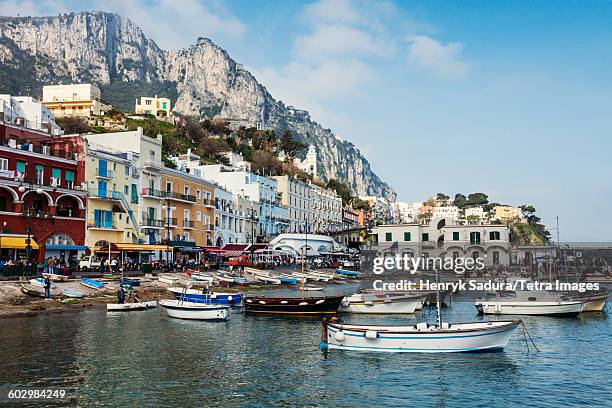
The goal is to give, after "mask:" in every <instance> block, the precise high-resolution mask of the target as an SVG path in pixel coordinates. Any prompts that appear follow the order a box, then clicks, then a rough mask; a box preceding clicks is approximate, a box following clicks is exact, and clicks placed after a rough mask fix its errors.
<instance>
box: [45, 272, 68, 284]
mask: <svg viewBox="0 0 612 408" xmlns="http://www.w3.org/2000/svg"><path fill="white" fill-rule="evenodd" d="M42 276H43V278H46V277H47V276H48V277H49V279H51V280H52V281H53V282H65V281H67V280H68V278H69V276H68V275H60V274H57V273H47V272H45V273H43V274H42Z"/></svg>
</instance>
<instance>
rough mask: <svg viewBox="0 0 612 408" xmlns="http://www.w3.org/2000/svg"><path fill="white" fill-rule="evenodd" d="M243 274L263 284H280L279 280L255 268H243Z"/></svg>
mask: <svg viewBox="0 0 612 408" xmlns="http://www.w3.org/2000/svg"><path fill="white" fill-rule="evenodd" d="M244 272H245V273H247V274H250V275H253V276H254V277H256V278H257V279H258V280H260V281H261V282H264V283H271V284H272V285H280V284H281V283H282V281H281V280H280V278H278V277H276V276H272V275H271V274H270V272H268V271H264V270H261V269H255V268H244Z"/></svg>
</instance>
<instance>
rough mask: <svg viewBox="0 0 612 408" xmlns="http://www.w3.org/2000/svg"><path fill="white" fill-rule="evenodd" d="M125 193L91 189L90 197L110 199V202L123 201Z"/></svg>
mask: <svg viewBox="0 0 612 408" xmlns="http://www.w3.org/2000/svg"><path fill="white" fill-rule="evenodd" d="M122 195H123V193H122V192H121V191H113V190H100V189H97V188H90V189H89V196H90V197H99V198H108V199H109V200H121V196H122Z"/></svg>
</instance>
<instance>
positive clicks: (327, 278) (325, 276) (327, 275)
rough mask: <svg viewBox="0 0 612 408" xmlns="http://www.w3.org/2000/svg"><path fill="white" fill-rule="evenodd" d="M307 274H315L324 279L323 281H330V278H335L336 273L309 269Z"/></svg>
mask: <svg viewBox="0 0 612 408" xmlns="http://www.w3.org/2000/svg"><path fill="white" fill-rule="evenodd" d="M306 273H307V274H309V275H314V276H318V277H319V280H321V281H323V282H329V281H330V280H332V279H334V274H333V273H326V272H321V271H313V270H310V269H309V270H307V271H306Z"/></svg>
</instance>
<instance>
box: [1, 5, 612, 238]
mask: <svg viewBox="0 0 612 408" xmlns="http://www.w3.org/2000/svg"><path fill="white" fill-rule="evenodd" d="M102 3H103V4H104V5H100V4H101V2H93V1H90V0H82V1H72V0H42V1H19V0H0V15H17V14H20V15H22V16H26V15H32V16H34V15H56V14H58V13H63V12H69V11H80V10H100V9H101V10H104V11H112V12H117V13H119V14H121V15H123V16H126V17H129V18H130V19H132V20H133V21H134V22H135V23H136V24H138V25H139V26H140V27H141V28H142V29H143V30H144V32H145V34H146V35H147V36H149V37H151V38H153V39H154V40H155V41H156V42H157V43H158V44H159V45H160V46H161V47H162V48H166V49H181V48H185V47H188V46H189V45H191V44H193V43H194V42H195V40H196V38H197V37H200V36H201V37H208V38H211V39H212V40H213V41H214V42H216V43H217V44H218V45H220V46H221V47H223V48H224V49H226V50H227V51H228V53H229V55H230V56H231V57H232V58H234V59H235V60H236V61H237V62H239V63H241V64H243V65H244V66H246V67H247V68H248V69H249V70H250V71H251V72H252V73H253V74H254V75H255V76H256V78H257V79H258V81H259V82H260V83H262V84H263V85H264V86H266V87H267V88H268V90H269V91H270V92H271V94H272V95H273V96H274V97H275V98H277V99H281V100H283V101H284V102H285V103H286V104H287V105H293V106H295V107H298V108H302V109H307V110H309V111H310V112H311V115H312V117H313V119H315V120H316V121H317V122H319V123H321V124H322V125H323V126H324V127H328V128H330V129H332V130H333V131H334V132H335V133H336V134H338V135H339V136H340V137H342V138H343V139H345V140H350V141H352V142H353V143H354V144H355V145H356V146H357V147H358V148H359V149H360V150H361V152H362V153H363V154H364V155H365V157H366V158H367V159H368V160H369V161H370V163H371V166H372V168H373V170H374V171H375V172H376V174H378V175H379V176H380V177H381V178H382V179H383V180H384V181H386V182H388V183H389V184H390V185H391V186H392V187H393V188H394V189H395V190H396V192H397V194H398V200H400V201H423V200H425V199H427V198H428V197H430V196H432V195H435V194H436V193H437V192H444V193H446V194H448V195H451V196H454V194H456V193H463V194H466V195H467V194H469V193H471V192H484V193H487V194H488V195H489V198H490V200H491V201H494V202H501V203H506V204H511V205H521V204H531V205H533V206H534V207H535V208H536V209H537V214H538V215H539V216H540V217H542V219H543V221H544V222H545V223H546V225H547V226H548V227H549V229H550V230H551V233H552V235H553V237H556V234H557V231H556V230H555V229H554V228H555V223H556V217H559V232H560V239H561V241H612V69H611V67H612V25H611V24H610V22H611V21H612V2H605V1H582V2H578V1H575V2H569V1H537V2H525V1H469V0H468V1H462V2H457V1H427V2H416V1H410V0H407V1H398V2H393V1H376V2H372V1H362V0H312V1H263V0H256V1H255V0H253V1H247V0H243V1H239V0H228V1H219V0H211V1H199V0H184V1H180V2H177V1H172V0H132V1H117V0H106V1H105V2H102Z"/></svg>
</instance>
